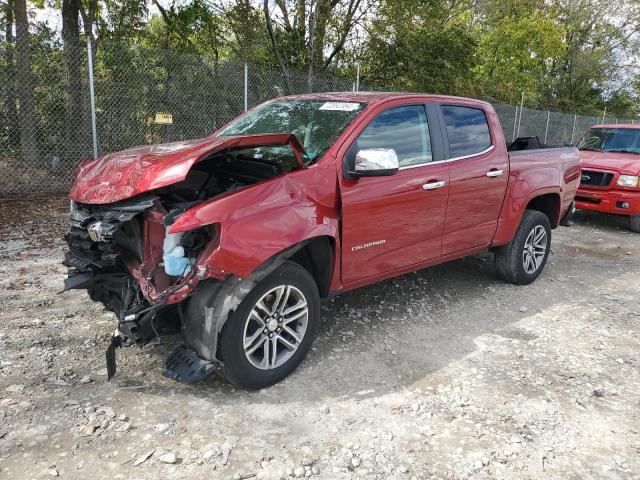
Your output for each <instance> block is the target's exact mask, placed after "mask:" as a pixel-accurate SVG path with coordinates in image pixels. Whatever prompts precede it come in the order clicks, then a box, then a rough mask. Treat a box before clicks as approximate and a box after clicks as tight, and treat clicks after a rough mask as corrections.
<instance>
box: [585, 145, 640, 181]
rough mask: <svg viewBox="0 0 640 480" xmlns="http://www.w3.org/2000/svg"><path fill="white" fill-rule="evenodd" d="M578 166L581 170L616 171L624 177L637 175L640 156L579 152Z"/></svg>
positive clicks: (618, 153) (639, 167)
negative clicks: (624, 175)
mask: <svg viewBox="0 0 640 480" xmlns="http://www.w3.org/2000/svg"><path fill="white" fill-rule="evenodd" d="M580 166H581V167H582V168H594V169H604V170H616V171H618V172H620V173H621V174H626V175H638V172H640V155H637V154H635V153H620V152H592V151H590V150H580Z"/></svg>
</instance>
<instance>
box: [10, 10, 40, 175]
mask: <svg viewBox="0 0 640 480" xmlns="http://www.w3.org/2000/svg"><path fill="white" fill-rule="evenodd" d="M14 13H15V22H16V81H17V85H18V88H17V91H18V100H19V102H20V108H19V110H18V119H19V122H20V148H21V150H22V160H23V161H24V162H25V163H29V164H32V165H35V164H36V162H37V161H38V143H37V137H36V133H37V129H38V123H37V118H36V106H35V102H34V100H33V88H34V86H35V85H34V84H33V79H32V77H31V70H30V68H31V34H30V33H29V21H28V17H27V1H26V0H15V3H14Z"/></svg>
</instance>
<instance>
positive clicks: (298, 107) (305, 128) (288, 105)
mask: <svg viewBox="0 0 640 480" xmlns="http://www.w3.org/2000/svg"><path fill="white" fill-rule="evenodd" d="M364 107H365V104H364V103H360V102H334V101H322V100H275V101H271V102H266V103H264V104H262V105H259V106H258V107H256V108H254V109H253V110H251V111H250V112H249V113H247V114H246V115H244V116H243V117H240V118H238V119H237V120H235V121H234V122H232V123H231V124H229V125H228V126H227V127H225V128H224V129H223V130H221V131H220V132H218V135H220V136H231V135H251V134H258V133H293V134H295V136H296V137H298V140H300V143H301V144H302V145H303V146H304V148H305V150H306V152H307V160H308V161H314V160H316V159H317V158H319V157H321V156H322V155H323V154H324V153H325V152H326V151H327V150H328V149H329V147H330V146H331V145H333V142H335V140H336V139H337V138H338V136H339V135H340V133H342V131H343V130H344V129H345V128H346V126H347V125H349V124H350V123H351V122H352V121H353V119H354V118H355V117H356V116H357V115H358V114H359V113H360V112H361V111H362V109H363V108H364Z"/></svg>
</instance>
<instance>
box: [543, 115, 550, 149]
mask: <svg viewBox="0 0 640 480" xmlns="http://www.w3.org/2000/svg"><path fill="white" fill-rule="evenodd" d="M550 116H551V111H550V110H547V126H546V127H544V142H542V143H545V144H546V143H547V133H548V132H549V117H550Z"/></svg>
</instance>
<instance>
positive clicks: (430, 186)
mask: <svg viewBox="0 0 640 480" xmlns="http://www.w3.org/2000/svg"><path fill="white" fill-rule="evenodd" d="M446 184H447V182H445V181H444V180H442V181H440V182H429V183H425V184H424V185H422V189H423V190H435V189H436V188H442V187H444V186H445V185H446Z"/></svg>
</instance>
